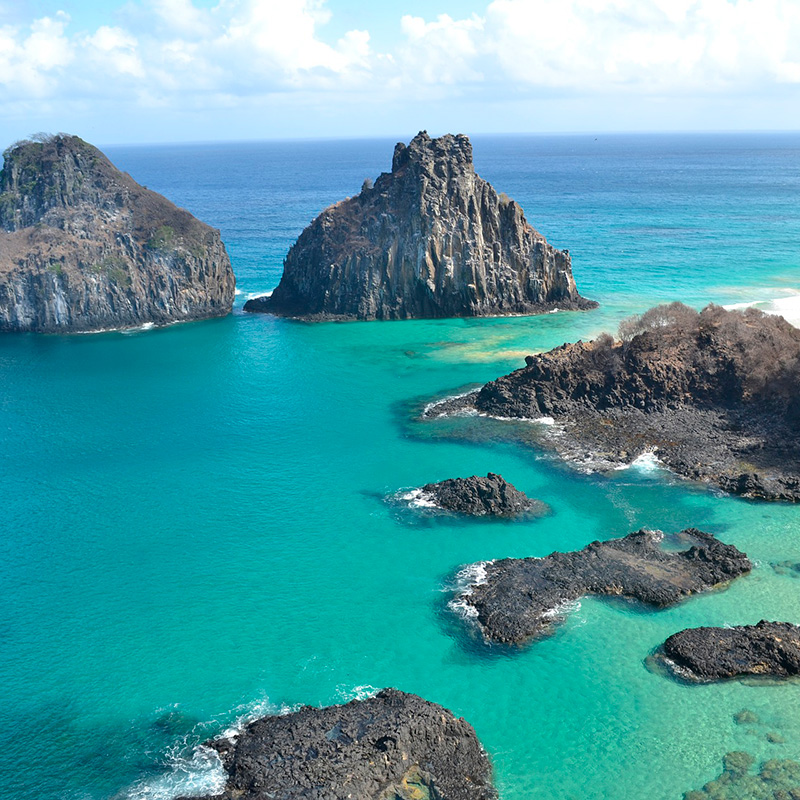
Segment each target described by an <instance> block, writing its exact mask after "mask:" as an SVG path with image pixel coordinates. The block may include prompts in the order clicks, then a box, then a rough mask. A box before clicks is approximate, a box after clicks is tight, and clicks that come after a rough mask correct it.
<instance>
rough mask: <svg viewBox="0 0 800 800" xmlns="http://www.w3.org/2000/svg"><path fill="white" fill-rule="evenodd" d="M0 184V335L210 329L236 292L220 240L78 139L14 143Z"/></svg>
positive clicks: (61, 137)
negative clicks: (179, 324)
mask: <svg viewBox="0 0 800 800" xmlns="http://www.w3.org/2000/svg"><path fill="white" fill-rule="evenodd" d="M4 155H5V163H4V166H3V170H2V172H0V331H40V332H69V331H87V330H98V329H107V328H125V327H136V326H139V325H143V324H145V323H154V324H158V325H161V324H166V323H169V322H175V321H180V320H192V319H201V318H205V317H218V316H223V315H225V314H227V313H228V312H229V311H230V310H231V306H232V304H233V296H234V290H235V282H234V277H233V271H232V270H231V265H230V260H229V259H228V254H227V253H226V252H225V247H224V245H223V244H222V242H221V240H220V237H219V232H218V231H216V230H215V229H213V228H210V227H209V226H208V225H205V224H204V223H202V222H200V221H199V220H197V219H195V218H194V217H193V216H192V215H191V214H190V213H189V212H188V211H184V210H183V209H180V208H177V207H176V206H174V205H173V204H172V203H170V202H169V200H167V199H165V198H164V197H162V196H161V195H158V194H156V193H155V192H151V191H149V190H148V189H145V188H144V187H142V186H140V185H139V184H137V183H136V182H135V181H134V180H133V179H132V178H131V177H130V176H129V175H127V174H126V173H124V172H120V171H119V170H118V169H116V167H114V166H113V164H111V162H110V161H109V160H108V159H107V158H106V157H105V156H104V155H103V154H102V153H101V152H100V151H99V150H98V149H97V148H95V147H92V145H90V144H87V143H86V142H84V141H83V140H81V139H79V138H78V137H77V136H66V135H59V136H52V137H48V138H47V139H45V140H42V141H29V142H22V143H19V144H18V145H15V146H13V147H11V148H9V149H8V150H6V152H5V154H4Z"/></svg>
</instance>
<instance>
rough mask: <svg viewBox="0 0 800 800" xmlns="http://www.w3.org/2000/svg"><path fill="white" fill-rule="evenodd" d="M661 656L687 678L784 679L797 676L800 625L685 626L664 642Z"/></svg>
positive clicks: (765, 622) (714, 679)
mask: <svg viewBox="0 0 800 800" xmlns="http://www.w3.org/2000/svg"><path fill="white" fill-rule="evenodd" d="M663 655H664V658H665V661H666V664H667V666H669V667H672V668H673V669H674V670H675V671H676V672H677V674H678V675H679V677H681V678H683V679H686V680H694V681H698V682H700V681H716V680H722V679H725V678H738V677H742V676H746V675H758V676H763V677H777V678H786V677H789V676H793V675H800V626H797V625H792V624H791V623H789V622H767V621H766V620H761V622H759V623H758V624H757V625H741V626H737V627H733V628H687V629H686V630H683V631H679V632H678V633H674V634H672V636H670V637H669V638H668V639H667V640H666V642H664V646H663Z"/></svg>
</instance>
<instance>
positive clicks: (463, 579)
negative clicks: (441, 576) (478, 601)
mask: <svg viewBox="0 0 800 800" xmlns="http://www.w3.org/2000/svg"><path fill="white" fill-rule="evenodd" d="M493 563H494V561H493V560H492V561H477V562H476V563H474V564H467V566H465V567H462V568H461V569H460V570H459V571H458V572H457V573H456V576H455V578H454V580H453V582H452V583H450V584H448V585H447V586H445V587H444V588H443V589H442V591H445V592H453V593H454V594H455V597H454V598H453V599H452V600H451V601H450V602H449V603H448V604H447V607H448V608H449V609H450V610H451V611H454V612H455V613H456V614H458V616H460V617H463V618H464V619H470V620H475V619H476V618H477V616H478V611H477V609H476V608H475V606H473V605H471V604H470V603H469V601H468V600H467V598H468V597H469V596H470V595H471V594H472V593H473V591H474V590H475V587H476V586H482V585H483V584H484V583H486V581H487V580H488V574H487V572H486V568H487V567H488V566H489V565H490V564H493Z"/></svg>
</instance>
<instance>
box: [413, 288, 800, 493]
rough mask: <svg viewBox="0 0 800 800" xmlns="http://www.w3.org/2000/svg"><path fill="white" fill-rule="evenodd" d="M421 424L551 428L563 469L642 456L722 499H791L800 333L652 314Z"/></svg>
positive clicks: (781, 326) (746, 316)
mask: <svg viewBox="0 0 800 800" xmlns="http://www.w3.org/2000/svg"><path fill="white" fill-rule="evenodd" d="M525 363H526V366H525V367H524V368H522V369H519V370H516V371H515V372H512V373H510V374H508V375H505V376H503V377H501V378H498V379H497V380H495V381H492V382H491V383H487V384H486V385H485V386H484V387H483V388H482V389H480V390H479V391H476V392H474V393H471V394H469V395H467V396H465V397H462V398H456V399H452V400H449V401H446V402H443V403H440V404H436V405H433V406H432V407H431V408H430V409H429V410H428V411H427V415H428V416H436V415H437V414H443V413H452V412H453V411H459V410H467V409H474V410H477V411H478V412H480V413H482V414H486V415H489V416H498V417H511V418H518V419H535V418H541V417H543V416H547V417H552V418H554V419H555V421H556V422H557V423H558V424H559V429H560V433H561V435H559V436H557V437H552V438H551V443H552V445H553V446H554V447H555V448H556V449H557V450H558V451H559V452H560V453H561V455H563V456H564V457H565V458H567V459H569V460H573V461H579V462H588V463H595V464H598V465H600V466H603V465H606V466H610V465H616V464H620V463H622V464H626V463H627V464H629V463H631V462H632V461H633V460H635V459H636V458H637V457H639V456H641V455H642V454H644V453H646V452H654V453H655V455H656V456H657V458H658V459H659V460H660V461H661V462H663V463H664V464H665V465H666V466H667V467H669V468H670V469H671V470H673V471H674V472H675V473H677V474H679V475H682V476H685V477H688V478H692V479H695V480H701V481H706V482H710V483H713V484H716V485H717V486H719V487H720V488H722V489H723V490H725V491H728V492H732V493H735V494H740V495H744V496H746V497H753V498H763V499H771V500H793V501H797V500H798V499H800V435H798V434H799V432H800V424H798V423H800V330H798V329H797V328H794V327H793V326H792V325H790V324H789V323H788V322H786V321H785V320H784V319H783V318H782V317H778V316H771V315H767V314H763V313H762V312H760V311H757V310H756V309H746V310H743V311H741V310H735V311H726V310H725V309H723V308H721V307H719V306H713V305H710V306H707V307H706V308H704V309H703V310H702V311H701V312H697V311H694V310H693V309H690V308H688V307H686V306H684V305H682V304H681V303H672V304H670V305H667V306H657V307H656V308H653V309H651V310H650V311H648V312H646V313H645V314H643V315H642V316H641V317H635V318H633V319H631V320H628V321H626V322H624V323H623V324H622V325H621V326H620V335H619V338H617V339H615V338H614V337H612V336H610V335H608V334H604V335H602V336H600V337H598V338H597V339H595V340H594V341H591V342H580V341H579V342H576V343H574V344H565V345H562V346H560V347H557V348H555V349H554V350H551V351H549V352H547V353H541V354H539V355H531V356H528V357H527V358H526V359H525Z"/></svg>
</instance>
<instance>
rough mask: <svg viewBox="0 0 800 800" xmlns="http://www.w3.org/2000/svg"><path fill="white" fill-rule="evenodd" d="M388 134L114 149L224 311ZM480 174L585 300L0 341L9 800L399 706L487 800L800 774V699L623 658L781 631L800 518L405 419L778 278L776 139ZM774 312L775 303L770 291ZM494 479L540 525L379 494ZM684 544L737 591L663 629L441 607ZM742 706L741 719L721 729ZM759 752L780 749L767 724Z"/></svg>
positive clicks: (126, 790)
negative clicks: (605, 335) (200, 229)
mask: <svg viewBox="0 0 800 800" xmlns="http://www.w3.org/2000/svg"><path fill="white" fill-rule="evenodd" d="M393 144H394V142H388V141H380V142H378V141H376V142H344V143H343V142H338V143H337V142H315V143H310V142H306V143H297V142H295V143H272V144H253V145H208V146H191V147H189V146H187V147H159V148H129V149H119V148H118V149H109V151H108V152H109V155H110V157H111V158H112V160H114V161H115V163H117V164H118V166H120V167H122V168H123V169H126V170H128V171H129V172H131V174H132V175H133V176H134V177H135V178H136V179H137V180H139V181H140V182H142V183H144V184H146V185H147V186H149V187H150V188H152V189H155V190H157V191H161V192H163V193H165V194H167V195H168V196H169V197H171V198H172V199H173V200H175V201H176V202H178V203H179V204H181V205H184V206H185V207H187V208H189V209H190V210H191V211H193V212H194V213H196V214H197V215H198V216H200V217H201V218H203V219H205V220H206V221H208V222H210V223H211V224H214V225H217V226H219V227H220V228H221V229H222V233H223V238H224V239H225V240H226V242H227V244H228V246H229V249H230V252H231V255H232V258H233V262H234V268H235V270H236V272H237V276H238V279H239V286H240V290H241V292H242V294H241V295H240V297H239V303H238V305H241V303H242V302H243V301H244V299H245V297H247V296H248V295H249V294H252V293H257V292H260V291H266V290H268V289H269V288H271V287H272V286H274V284H275V283H276V282H277V279H278V277H279V275H280V264H281V258H282V255H283V254H284V252H285V250H286V249H287V247H288V246H289V244H290V243H291V241H293V239H294V237H295V236H296V235H297V233H299V231H300V229H301V228H302V227H303V225H305V224H306V223H307V222H308V221H309V220H310V219H311V217H312V216H313V215H314V214H315V213H316V212H317V211H319V210H320V209H321V208H322V207H323V206H324V205H326V204H327V203H329V202H332V201H334V200H336V199H339V198H340V197H342V196H345V195H348V194H353V193H355V192H357V191H358V189H359V187H360V185H361V182H362V181H363V179H364V178H365V177H367V176H371V177H375V175H377V173H378V172H379V171H380V170H381V169H387V168H388V165H389V163H390V160H391V149H392V146H393ZM474 146H475V160H476V166H477V169H478V171H479V172H480V173H481V174H482V175H483V176H484V177H486V178H487V179H489V180H491V181H492V182H493V183H494V184H495V186H496V187H497V189H498V190H499V191H505V192H507V193H508V194H509V195H510V196H511V197H514V198H515V199H517V200H518V201H519V202H520V203H521V204H522V206H523V208H524V209H525V211H526V213H527V215H528V218H529V219H530V220H531V221H532V222H533V223H534V225H535V226H536V227H537V228H539V229H540V230H541V231H542V232H543V233H545V235H546V236H547V237H548V239H549V240H550V241H551V242H552V243H554V244H555V245H557V246H561V247H569V249H570V251H571V252H572V254H573V260H574V267H575V273H576V279H577V281H578V285H579V287H580V289H581V291H582V293H583V294H585V295H586V296H588V297H592V298H595V299H597V300H599V301H600V302H601V303H602V306H601V308H600V309H598V310H597V311H593V312H589V313H585V314H574V313H569V314H567V313H557V314H549V315H544V316H542V317H534V318H513V319H491V320H448V321H417V322H399V323H360V324H324V325H307V324H303V323H296V322H291V321H287V320H279V319H275V318H272V317H253V316H246V315H243V314H241V313H240V312H237V313H235V314H234V315H232V316H231V317H229V318H227V319H223V320H217V321H211V322H204V323H193V324H189V325H178V326H173V327H171V328H167V329H163V330H155V331H147V332H142V333H126V334H120V333H117V334H101V335H91V336H72V337H52V336H44V337H36V336H27V335H22V336H6V337H4V338H2V339H0V372H1V374H2V381H3V388H4V391H3V394H2V401H1V402H0V429H2V431H3V456H4V458H3V467H2V476H1V478H0V502H2V505H3V508H4V509H5V522H6V525H5V529H6V535H5V536H4V537H3V540H2V543H0V576H1V578H0V579H1V580H2V586H3V588H4V597H5V599H6V602H5V603H4V605H3V609H2V611H0V632H1V633H0V635H2V651H3V657H2V660H1V661H0V679H1V680H2V683H3V686H4V699H5V702H4V703H3V704H2V709H1V710H0V714H2V721H3V723H4V729H5V730H6V731H7V732H8V734H9V739H8V742H7V745H6V751H7V752H6V758H5V759H4V763H3V766H2V768H0V769H2V770H3V776H2V781H3V786H4V790H5V791H6V792H8V796H13V797H15V798H18V800H27V799H28V798H30V799H31V800H33V798H37V800H50V798H75V799H76V800H77V799H78V798H80V799H81V800H84V798H85V799H86V800H100V799H101V798H109V797H115V798H124V797H141V798H155V797H169V796H172V795H173V794H175V793H176V792H177V791H187V789H191V788H192V787H196V788H197V789H198V790H200V789H205V788H207V787H208V786H209V785H212V784H213V780H214V779H215V776H218V773H217V771H216V770H215V768H214V765H213V764H211V763H210V762H206V761H204V760H203V759H202V758H201V757H198V756H197V755H194V747H195V745H196V744H197V743H198V742H199V741H202V739H203V738H205V737H207V736H209V735H213V734H216V733H218V732H221V731H222V730H224V729H225V728H226V727H227V726H229V725H231V724H233V723H235V721H236V719H237V718H239V717H241V716H242V715H247V714H251V713H261V712H265V711H268V710H277V709H279V708H281V707H290V706H293V705H296V704H303V703H310V704H327V703H331V702H338V701H341V700H345V699H349V698H351V697H354V696H357V695H358V694H359V693H361V692H365V691H369V689H370V687H381V686H388V685H394V686H397V687H398V688H401V689H404V690H406V691H412V692H417V693H419V694H421V695H423V696H425V697H426V698H428V699H431V700H434V701H436V702H439V703H442V704H443V705H445V706H448V707H449V708H451V709H453V710H454V711H455V712H457V713H458V714H461V715H463V716H464V717H466V718H467V719H468V720H469V721H470V722H472V723H473V725H474V726H475V728H476V730H477V732H478V735H479V736H480V738H481V740H482V741H483V743H484V745H485V747H486V748H487V750H488V751H489V752H490V753H491V755H492V757H493V760H494V764H495V767H496V773H497V783H498V786H499V788H500V790H501V796H502V798H503V800H522V798H573V797H574V798H581V800H594V799H595V798H596V799H597V800H600V799H601V798H602V800H618V799H619V800H622V799H623V798H630V797H637V798H638V797H648V798H664V800H666V798H679V797H680V796H681V795H682V793H683V792H684V791H687V790H689V789H694V788H699V787H700V786H701V785H702V784H703V783H705V782H706V781H707V780H709V779H711V778H713V777H715V776H716V775H718V774H719V772H720V769H721V760H722V756H723V755H724V754H725V753H726V752H728V751H730V750H747V751H749V752H751V753H753V754H754V755H755V756H756V757H757V758H759V759H760V758H768V757H790V758H800V684H797V683H789V684H783V685H777V686H764V685H759V686H753V685H747V684H743V683H739V682H735V683H730V684H724V685H718V686H699V687H688V686H683V685H680V684H678V683H674V682H671V681H668V680H666V679H665V678H664V677H662V676H660V675H657V674H655V673H653V672H650V671H649V670H647V669H646V668H645V665H644V660H645V658H646V657H647V655H648V654H649V653H650V651H651V650H652V649H653V648H654V647H656V646H657V645H658V644H660V643H661V642H662V641H663V640H664V639H665V638H666V637H667V636H668V635H669V634H670V633H673V632H674V631H676V630H678V629H680V628H682V627H686V626H689V625H700V624H737V623H752V622H756V621H758V620H759V619H761V618H762V617H765V618H770V619H771V618H775V619H786V620H790V621H799V622H800V579H798V578H795V577H793V576H792V574H779V573H778V572H776V571H775V570H774V569H773V568H772V566H771V564H772V563H774V562H779V561H785V560H791V561H800V517H798V514H800V510H798V509H797V508H795V507H793V506H784V505H771V504H760V503H750V502H747V501H743V500H739V499H732V498H725V497H722V496H720V495H718V494H716V493H714V492H711V491H707V490H705V489H703V488H702V487H696V486H692V485H690V484H687V483H685V482H683V481H680V480H678V479H675V478H672V477H671V476H669V475H668V474H664V473H661V472H660V471H658V470H655V471H653V470H652V469H647V468H644V469H640V468H632V469H628V470H622V471H618V472H615V473H613V474H611V475H596V474H595V475H582V474H579V473H576V472H574V471H573V470H571V469H570V468H568V467H566V466H564V465H562V464H558V463H555V462H553V461H552V460H551V459H549V458H548V457H546V456H545V455H544V453H542V452H541V451H539V450H538V449H536V448H535V447H526V446H521V445H515V444H512V443H510V442H508V441H504V437H503V436H494V435H487V430H489V434H491V430H490V429H487V426H486V424H485V423H487V422H489V421H487V420H481V419H474V420H470V421H468V422H467V423H466V424H461V425H460V426H459V428H458V430H457V431H452V433H457V434H458V435H457V436H454V435H451V432H450V431H447V430H446V429H443V428H442V426H436V425H424V424H420V423H418V422H414V420H413V416H414V414H415V412H416V409H418V408H419V406H420V404H421V403H424V401H425V400H426V399H429V398H431V397H433V396H435V395H438V394H440V393H446V392H448V391H450V390H456V389H458V388H460V387H464V386H467V385H470V384H472V383H476V382H482V381H485V380H487V379H489V378H492V377H495V376H496V375H498V374H500V373H501V372H504V371H507V370H508V369H511V368H514V367H516V366H519V365H521V364H522V357H523V356H524V354H525V353H527V352H531V351H533V350H538V349H545V348H549V347H551V346H554V345H557V344H560V343H561V342H562V341H566V340H574V339H577V338H581V337H583V338H587V337H589V336H592V335H594V334H595V333H597V332H599V331H600V330H602V329H604V328H610V329H612V330H613V328H614V327H615V326H616V324H617V322H618V320H619V319H620V318H621V317H622V316H624V315H626V314H628V313H630V312H632V311H641V310H644V308H646V307H647V306H649V305H650V304H652V303H653V302H657V301H660V300H673V299H682V300H684V301H686V302H690V303H693V304H696V305H700V304H703V303H704V302H707V301H714V302H720V303H741V302H751V301H769V300H772V299H774V298H782V299H783V302H784V306H786V299H787V298H792V297H793V296H794V295H795V290H796V289H798V288H800V214H799V213H798V211H797V206H796V198H797V196H798V189H800V137H798V136H790V135H775V136H756V135H752V136H716V137H715V136H696V137H690V136H686V137H680V136H669V137H667V136H665V137H659V136H638V137H623V136H620V137H600V138H598V139H597V140H595V139H594V137H578V136H575V137H529V138H515V137H503V138H495V139H480V138H476V139H475V140H474ZM789 307H794V304H793V301H791V299H790V301H789ZM489 470H492V471H496V472H500V473H501V474H503V475H504V476H505V477H506V478H507V479H508V480H510V481H512V482H513V483H514V484H515V485H516V486H518V488H520V489H523V490H524V491H526V492H527V493H528V494H530V495H531V496H534V497H537V498H539V499H541V500H543V501H544V502H546V503H547V504H548V505H550V506H551V508H552V510H553V513H552V514H550V515H548V516H546V517H543V518H540V519H533V520H526V521H522V522H519V523H509V522H498V523H491V522H486V521H484V520H478V521H462V520H457V519H453V518H446V517H445V518H442V517H437V516H431V515H430V514H429V513H421V512H419V511H416V512H415V511H411V510H408V509H404V508H402V507H398V506H397V504H395V503H392V502H387V501H386V497H387V496H389V495H392V494H394V493H395V492H397V491H398V490H399V489H402V488H410V487H414V486H419V485H421V484H423V483H426V482H428V481H431V480H438V479H441V478H444V477H450V476H454V475H469V474H473V473H483V474H485V473H486V472H487V471H489ZM690 525H694V526H697V527H700V528H702V529H704V530H708V531H710V532H712V533H715V534H718V535H719V536H721V537H722V538H723V539H724V540H725V541H728V542H731V543H733V544H735V545H737V546H738V547H740V548H741V549H743V550H745V551H746V552H747V553H748V554H749V555H750V556H751V558H753V559H754V561H756V563H757V567H756V569H755V570H754V572H753V573H752V574H751V575H750V576H748V577H746V578H743V579H741V580H739V581H737V582H736V583H735V584H734V585H733V586H732V587H731V588H730V589H728V590H727V591H724V592H720V593H716V594H713V595H710V596H703V597H698V598H694V599H692V600H690V601H688V602H687V603H685V604H683V605H681V606H679V607H677V608H674V609H670V610H666V611H660V612H653V611H648V610H643V609H641V608H639V607H636V606H633V605H630V604H624V603H615V602H608V601H603V600H597V599H591V600H590V599H586V600H584V601H582V603H581V605H580V608H578V609H577V610H575V611H574V612H573V613H572V614H571V615H570V616H569V618H568V620H567V622H566V623H565V624H564V625H563V626H561V627H560V628H559V629H558V630H557V632H556V633H555V635H554V636H552V637H550V638H548V639H546V640H543V641H540V642H538V643H535V644H532V645H530V646H528V647H526V648H523V649H522V650H517V651H510V650H506V649H498V648H492V649H487V648H486V647H484V646H482V645H480V643H478V642H476V640H475V638H474V637H473V636H472V635H470V634H469V632H468V629H467V627H466V626H465V625H464V623H463V621H461V620H459V619H458V618H456V617H455V616H454V615H453V614H452V613H450V612H449V611H448V610H447V606H446V603H447V600H448V599H449V596H450V595H449V594H448V593H447V592H446V591H443V590H444V589H446V587H448V586H449V585H452V582H453V579H454V576H455V574H456V572H457V571H458V569H459V568H460V566H461V565H463V564H466V563H470V562H473V561H477V560H482V559H488V558H498V557H504V556H526V555H545V554H547V553H549V552H551V551H552V550H554V549H559V550H566V549H575V548H580V547H583V546H584V545H585V544H586V543H588V542H589V541H591V540H593V539H597V538H607V537H609V536H615V535H623V534H625V533H627V532H629V531H631V530H634V529H636V528H638V527H641V526H652V527H660V528H663V529H665V530H678V529H680V528H682V527H686V526H690ZM743 708H748V709H751V710H753V711H754V712H755V713H756V714H757V715H758V716H759V718H760V719H761V720H762V722H761V723H760V724H759V725H754V726H746V725H736V724H735V723H734V720H733V715H734V714H735V713H736V712H738V711H740V710H741V709H743ZM769 732H778V733H780V734H781V735H782V736H783V737H784V738H785V743H782V744H773V743H771V742H769V741H767V738H766V734H767V733H769Z"/></svg>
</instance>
